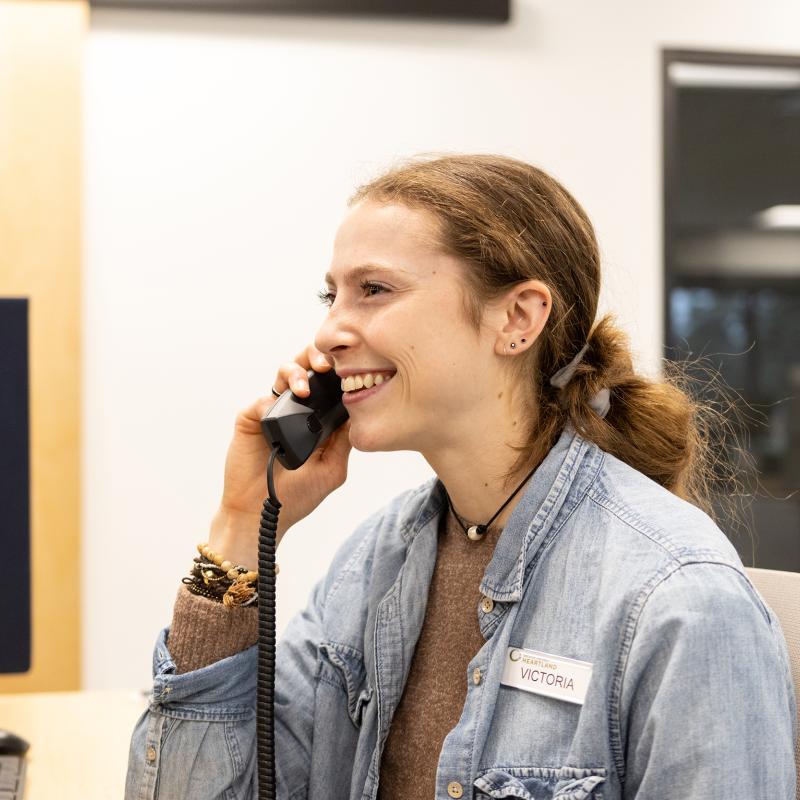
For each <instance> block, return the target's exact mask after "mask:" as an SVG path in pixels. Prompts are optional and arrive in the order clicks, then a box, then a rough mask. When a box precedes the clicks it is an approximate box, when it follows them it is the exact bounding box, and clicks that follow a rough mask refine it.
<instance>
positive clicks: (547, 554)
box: [127, 155, 795, 800]
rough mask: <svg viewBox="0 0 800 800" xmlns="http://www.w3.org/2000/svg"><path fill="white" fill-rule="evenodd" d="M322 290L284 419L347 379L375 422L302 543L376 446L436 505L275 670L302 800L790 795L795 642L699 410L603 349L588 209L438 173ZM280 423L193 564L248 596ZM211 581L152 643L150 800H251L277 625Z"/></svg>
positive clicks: (355, 411)
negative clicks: (421, 462) (262, 673)
mask: <svg viewBox="0 0 800 800" xmlns="http://www.w3.org/2000/svg"><path fill="white" fill-rule="evenodd" d="M326 280H327V284H328V285H327V290H326V292H325V293H324V294H323V296H322V299H323V300H324V302H326V303H328V304H329V305H330V310H329V312H328V315H327V318H326V320H325V322H324V323H323V325H322V327H321V328H320V329H319V331H318V332H317V335H316V339H315V342H314V345H311V346H309V347H307V348H306V349H305V350H304V351H303V352H302V353H301V354H299V355H298V356H297V357H296V358H295V360H294V361H291V362H288V363H286V364H284V365H283V366H282V367H281V368H280V369H279V370H278V374H277V378H276V381H275V384H274V387H273V394H276V393H280V392H282V391H284V390H285V389H286V388H291V389H292V391H294V392H295V393H296V394H298V395H301V396H302V395H307V394H308V386H307V384H306V382H305V377H306V369H307V368H309V367H311V368H314V369H315V370H318V371H326V370H328V369H331V368H333V369H335V370H336V373H337V374H338V375H339V376H340V377H342V379H343V388H344V389H345V395H344V402H345V403H346V404H347V408H348V411H349V414H350V418H349V421H348V422H347V423H346V424H345V425H344V426H343V427H342V428H341V429H340V430H339V431H338V432H337V433H336V434H334V435H333V436H332V437H331V439H330V440H329V442H328V443H327V444H326V446H324V447H323V448H321V449H320V450H319V452H317V453H315V454H314V455H313V456H312V457H311V459H310V460H309V461H308V462H307V463H306V464H305V465H304V466H303V467H301V468H300V469H298V470H297V471H295V472H287V471H284V470H282V469H280V468H278V472H277V473H276V479H275V483H276V491H277V495H278V497H279V499H280V501H281V503H282V504H283V508H282V510H281V514H280V525H279V530H278V534H279V537H280V536H282V535H284V534H285V532H286V531H287V530H288V529H290V528H291V527H292V525H294V523H296V522H297V521H298V520H300V519H302V518H303V517H305V516H307V515H308V514H310V513H311V512H312V511H313V510H314V508H316V507H317V505H319V503H320V502H321V501H322V500H323V498H324V497H325V496H326V495H328V494H329V493H330V492H332V491H333V490H335V489H336V488H337V487H338V486H340V485H341V484H342V483H343V482H344V480H345V478H346V473H347V460H348V456H349V452H350V448H351V447H355V448H357V449H359V450H364V451H378V450H416V451H418V452H420V453H422V455H423V456H424V457H425V458H426V460H427V461H428V463H429V464H430V465H431V467H432V468H433V470H434V472H435V476H434V477H433V478H432V479H430V480H429V481H427V482H426V483H424V484H423V485H421V486H419V487H418V488H416V489H414V490H411V491H406V492H404V493H403V494H400V495H399V496H397V497H396V498H395V499H394V500H393V501H392V502H390V503H389V504H388V505H387V506H386V507H385V508H383V509H381V510H380V511H378V512H377V513H374V514H373V515H372V516H370V517H369V518H368V519H366V520H365V521H364V522H363V523H362V524H361V525H360V527H358V528H357V529H356V531H355V532H354V533H353V534H352V535H351V536H350V538H349V539H348V540H347V541H346V542H345V544H344V545H343V546H342V547H341V548H340V550H339V551H338V553H337V555H336V556H335V558H334V560H333V562H332V564H331V567H330V569H329V571H328V573H327V575H326V576H325V578H324V579H323V580H322V581H320V582H319V583H318V584H317V586H316V587H315V589H314V591H313V593H312V595H311V598H310V601H309V605H308V607H307V608H306V610H305V611H304V612H303V613H302V614H299V615H298V616H296V617H295V618H294V619H293V620H292V621H291V622H290V624H289V625H288V626H287V629H286V631H285V633H284V635H283V637H282V639H281V641H280V642H279V644H278V652H277V671H276V687H275V693H276V703H275V736H276V748H277V749H276V765H277V766H276V768H277V776H278V796H279V797H281V798H287V799H288V800H295V798H301V797H302V798H309V800H317V798H336V799H337V800H338V799H339V798H353V800H355V799H356V798H375V797H380V798H381V800H392V799H393V798H407V797H414V798H416V797H436V798H442V799H443V800H444V799H445V798H448V797H450V798H460V797H467V798H472V797H494V798H502V797H516V798H520V797H521V798H537V800H538V798H551V797H554V798H561V799H562V800H566V799H567V798H572V799H574V800H578V799H579V798H589V797H593V798H605V800H608V799H609V798H623V797H624V798H639V799H640V800H641V799H643V798H659V800H665V798H676V800H677V798H680V800H687V799H688V798H698V799H699V798H703V800H708V798H714V797H719V798H722V797H726V798H727V797H730V796H732V795H734V794H735V795H736V796H739V797H748V798H751V797H752V798H755V797H763V798H767V797H769V798H787V799H788V798H790V797H793V796H794V781H795V771H794V762H793V755H792V744H793V738H794V725H795V722H794V720H795V705H794V695H793V688H792V683H791V677H790V673H789V666H788V659H787V654H786V648H785V642H784V640H783V637H782V634H781V631H780V628H779V625H778V622H777V620H776V618H775V617H774V615H773V614H772V612H771V611H770V609H769V608H768V607H767V606H766V604H765V603H764V602H763V600H762V599H761V597H760V596H759V595H758V593H757V592H756V591H755V589H754V588H753V587H752V585H751V584H750V582H749V581H748V579H747V576H746V574H745V572H744V570H743V567H742V564H741V561H740V560H739V558H738V556H737V554H736V552H735V550H734V548H733V547H732V546H731V545H730V543H729V542H728V540H727V539H726V537H725V536H724V534H723V533H722V532H721V531H720V530H719V528H718V527H716V525H715V524H714V523H713V522H712V521H711V519H710V518H709V517H708V516H707V515H706V514H705V513H704V512H703V511H702V510H700V508H699V507H698V506H700V507H707V502H708V498H707V497H705V496H704V495H703V493H702V487H703V486H705V485H706V477H707V476H706V474H705V470H706V467H705V466H704V465H705V464H706V463H708V461H707V455H708V453H707V451H706V448H707V443H706V441H705V439H704V438H703V437H702V436H701V435H700V427H699V426H700V422H699V420H700V418H701V412H702V409H700V408H699V407H698V406H696V405H695V404H694V403H693V402H692V401H691V400H690V399H689V398H688V397H687V396H686V395H684V394H683V393H682V392H681V391H680V390H678V389H677V388H675V387H674V386H672V385H670V384H668V383H658V382H652V381H649V380H646V379H645V378H642V377H640V376H638V375H636V374H635V372H634V371H633V369H632V366H631V358H630V355H629V352H628V350H627V347H626V345H625V343H624V339H623V337H622V336H621V334H620V333H619V332H618V331H617V330H616V329H615V328H614V327H613V325H612V323H611V321H610V320H609V319H607V318H606V319H603V320H602V321H600V322H599V323H597V324H595V314H596V310H597V300H598V293H599V288H600V268H599V255H598V248H597V243H596V241H595V237H594V233H593V230H592V226H591V224H590V222H589V220H588V219H587V217H586V215H585V213H584V211H583V210H582V209H581V207H580V206H579V205H578V204H577V202H576V201H575V200H574V199H573V198H572V197H571V196H570V195H569V193H568V192H566V191H565V189H564V188H563V187H561V186H560V185H559V184H558V183H557V182H556V181H554V180H553V179H552V178H550V177H549V176H548V175H546V174H545V173H543V172H542V171H540V170H538V169H536V168H534V167H532V166H530V165H528V164H525V163H522V162H519V161H516V160H513V159H510V158H504V157H499V156H491V155H465V156H449V157H441V158H435V159H420V160H416V161H412V162H410V163H408V164H405V165H401V166H399V167H397V168H396V169H393V170H392V171H390V172H389V173H388V174H385V175H383V176H381V177H379V178H377V179H376V180H374V181H372V182H370V183H369V184H367V185H366V186H364V187H362V188H360V189H359V190H358V192H357V193H356V194H355V196H354V197H353V198H352V200H351V204H350V210H349V212H348V214H347V215H346V217H345V219H344V221H343V223H342V225H341V227H340V229H339V231H338V233H337V236H336V241H335V245H334V253H333V261H332V265H331V269H330V272H329V274H328V275H327V276H326ZM356 376H358V377H356ZM362 387H366V388H362ZM359 392H363V394H359ZM272 402H274V398H273V397H272V395H269V396H268V397H266V398H262V399H260V400H258V401H257V402H255V403H254V404H253V405H251V406H250V407H249V408H248V409H246V410H245V411H243V412H242V413H241V414H240V415H239V417H238V418H237V423H236V428H235V433H234V436H233V441H232V443H231V445H230V449H229V451H228V457H227V463H226V468H225V486H224V491H223V497H222V501H221V504H220V507H219V511H218V513H217V514H216V516H215V518H214V520H213V523H212V526H211V533H210V537H209V544H208V548H210V551H213V552H210V551H209V549H208V548H206V549H205V551H204V553H205V555H203V556H198V561H203V560H204V559H205V562H206V565H209V564H210V565H211V567H212V568H213V567H214V565H215V564H216V565H217V566H218V567H219V569H218V570H217V571H216V572H215V573H214V574H215V576H217V575H219V576H220V577H221V578H222V579H224V575H223V573H225V574H227V573H228V571H229V570H230V569H231V566H232V565H243V567H250V566H252V565H253V564H255V563H256V556H255V553H256V540H257V529H258V518H259V513H260V509H261V504H262V501H263V498H264V496H265V495H266V487H265V479H264V474H265V467H266V462H267V456H268V452H267V447H266V446H265V444H264V441H263V438H262V436H261V432H260V427H259V419H260V417H261V416H262V415H263V414H264V413H265V411H266V410H267V409H268V408H269V406H270V404H271V403H272ZM223 559H225V560H226V561H228V562H230V563H227V564H226V563H223ZM212 571H213V570H212ZM195 572H196V573H197V572H198V570H197V569H196V570H195ZM236 574H237V573H236V571H235V570H234V571H233V572H232V573H231V576H230V578H229V579H228V580H227V584H231V585H232V583H235V581H234V580H233V578H234V577H235V576H236ZM201 577H202V576H200V577H198V575H195V578H194V579H193V581H192V580H189V579H187V581H188V582H187V585H186V586H183V587H181V590H180V592H179V595H178V599H177V602H176V606H175V611H174V616H173V622H172V625H171V626H170V628H167V629H165V630H164V631H162V633H161V635H160V637H159V640H158V643H157V645H156V652H155V656H154V689H153V696H152V702H151V706H150V709H149V710H148V711H147V712H146V713H145V714H144V715H143V716H142V718H141V720H140V721H139V723H138V725H137V727H136V729H135V731H134V734H133V740H132V743H131V752H130V768H129V774H128V784H127V797H128V798H131V800H132V798H150V797H156V796H158V797H168V798H179V797H187V798H194V799H195V800H199V799H201V798H212V797H214V798H216V797H226V798H227V797H230V798H234V797H235V798H251V797H255V793H256V787H255V782H256V780H255V765H254V761H255V725H254V716H253V715H254V712H253V705H254V693H255V690H254V686H255V648H254V647H253V646H252V645H253V643H254V642H255V639H256V632H255V627H256V623H255V617H256V613H257V612H256V609H254V608H253V606H252V605H250V606H247V605H245V603H246V602H247V601H246V600H243V599H242V598H244V597H245V596H247V590H246V589H243V594H242V595H241V597H239V598H238V599H237V600H235V601H231V602H234V605H230V604H226V603H220V602H219V601H218V600H219V598H218V597H214V595H213V592H211V593H209V592H206V594H210V595H211V596H207V597H202V596H197V594H193V593H192V592H199V593H202V592H203V591H204V587H203V582H202V581H201V579H200V578H201ZM252 577H253V575H250V576H247V575H245V576H244V578H243V582H244V583H245V584H247V583H248V579H249V578H252ZM282 579H283V580H287V579H290V576H286V575H284V576H283V578H282ZM223 582H224V581H223ZM227 584H224V585H227ZM226 593H227V589H226ZM251 599H252V598H251ZM237 604H238V605H237Z"/></svg>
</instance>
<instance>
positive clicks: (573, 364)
mask: <svg viewBox="0 0 800 800" xmlns="http://www.w3.org/2000/svg"><path fill="white" fill-rule="evenodd" d="M588 349H589V343H588V342H587V343H586V344H585V345H584V346H583V347H581V349H580V350H579V351H578V355H576V356H575V358H573V359H572V361H570V362H569V364H567V366H566V367H561V369H560V370H558V372H555V373H553V375H552V376H551V378H550V385H551V386H555V387H556V389H563V388H564V387H565V386H566V385H567V384H568V383H569V382H570V380H571V379H572V376H573V375H574V374H575V370H576V369H577V368H578V364H580V363H581V361H583V356H584V355H585V354H586V351H587V350H588ZM589 407H590V408H591V409H593V410H594V411H595V412H596V413H597V415H598V416H599V417H601V418H602V417H605V415H606V414H608V410H609V409H610V408H611V391H610V390H609V389H601V390H600V391H599V392H598V393H597V394H596V395H595V396H594V397H593V398H592V399H591V400H590V401H589Z"/></svg>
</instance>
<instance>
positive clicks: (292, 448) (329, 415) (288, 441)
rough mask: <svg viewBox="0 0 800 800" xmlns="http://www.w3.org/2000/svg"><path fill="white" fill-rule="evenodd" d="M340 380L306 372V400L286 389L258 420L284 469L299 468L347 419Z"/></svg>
mask: <svg viewBox="0 0 800 800" xmlns="http://www.w3.org/2000/svg"><path fill="white" fill-rule="evenodd" d="M341 382H342V379H341V378H340V377H339V376H338V375H337V374H336V373H335V372H334V371H333V370H329V371H328V372H314V370H311V369H310V370H308V388H309V389H310V391H311V393H310V394H309V396H308V397H298V396H297V395H296V394H294V392H291V391H289V390H288V389H287V390H286V391H285V392H284V393H283V394H282V395H281V396H280V397H279V398H278V400H277V401H276V402H275V403H274V404H273V406H272V408H270V410H269V411H268V412H267V414H266V415H265V416H264V417H263V418H262V420H261V431H262V433H263V434H264V438H265V439H266V440H267V443H268V444H269V446H270V447H271V448H272V449H277V451H278V454H277V458H278V461H280V462H281V464H282V465H283V466H284V467H286V469H297V468H298V467H301V466H302V465H303V464H304V463H305V462H306V461H307V459H308V457H309V456H310V455H311V453H313V452H314V450H315V448H317V447H319V445H321V444H322V443H323V442H324V441H325V440H326V439H327V438H328V437H329V436H330V435H331V434H332V433H333V432H334V431H335V430H336V429H337V428H338V427H339V426H340V425H342V424H343V423H344V422H345V420H346V419H347V418H348V416H349V415H348V413H347V409H346V408H345V407H344V403H343V402H342V387H341Z"/></svg>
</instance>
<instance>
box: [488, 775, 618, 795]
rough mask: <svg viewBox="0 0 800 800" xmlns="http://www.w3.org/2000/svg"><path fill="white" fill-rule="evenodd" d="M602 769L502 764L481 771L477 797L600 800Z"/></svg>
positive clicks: (603, 779)
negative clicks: (508, 765)
mask: <svg viewBox="0 0 800 800" xmlns="http://www.w3.org/2000/svg"><path fill="white" fill-rule="evenodd" d="M605 779H606V771H605V770H604V769H579V768H577V767H561V768H555V767H504V768H497V769H489V770H486V771H484V772H482V773H481V774H480V775H479V776H478V777H477V778H476V780H475V788H476V789H478V793H477V795H476V797H478V798H481V797H483V798H485V797H521V798H523V800H589V798H591V800H602V798H603V795H602V790H601V789H600V788H598V787H600V786H601V784H602V783H603V782H604V781H605Z"/></svg>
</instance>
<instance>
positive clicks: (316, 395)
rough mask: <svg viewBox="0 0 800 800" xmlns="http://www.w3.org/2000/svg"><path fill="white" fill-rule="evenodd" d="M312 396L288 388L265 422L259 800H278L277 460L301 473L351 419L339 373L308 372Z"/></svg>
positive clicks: (260, 550) (260, 544)
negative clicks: (266, 459) (267, 453)
mask: <svg viewBox="0 0 800 800" xmlns="http://www.w3.org/2000/svg"><path fill="white" fill-rule="evenodd" d="M308 388H309V390H310V391H309V395H308V397H298V396H297V395H296V394H294V392H292V391H291V390H289V389H287V390H286V391H285V392H284V393H283V394H282V395H281V396H280V397H279V398H278V399H277V400H276V401H275V403H273V405H272V407H271V408H270V410H269V411H268V412H267V413H266V414H265V415H264V416H263V417H262V419H261V432H262V433H263V434H264V438H265V439H266V440H267V444H269V446H270V449H271V453H270V457H269V465H268V466H267V488H268V490H269V496H268V497H267V499H266V500H265V501H264V508H263V509H262V511H261V527H260V528H259V530H258V668H257V680H256V772H257V776H258V800H275V797H276V794H275V724H274V719H273V707H274V703H275V644H276V638H275V547H276V545H275V537H276V533H277V530H278V514H279V512H280V507H281V504H280V502H279V501H278V498H277V496H276V494H275V485H274V484H273V482H272V470H273V466H274V464H275V459H276V458H277V459H278V461H280V462H281V464H282V465H283V466H284V467H286V469H297V468H298V467H301V466H302V465H303V464H305V462H306V461H307V460H308V457H309V456H310V455H311V454H312V453H313V452H314V449H315V448H317V447H319V445H321V444H322V443H323V442H324V441H325V440H326V439H327V438H328V437H329V436H330V435H331V434H332V433H333V432H334V431H335V430H336V429H337V428H338V427H339V426H340V425H342V424H343V423H344V422H345V420H346V419H347V418H348V416H349V414H348V413H347V409H346V408H345V407H344V403H343V402H342V394H343V392H342V380H341V378H339V377H338V376H337V375H336V373H335V372H334V371H333V370H329V371H328V372H314V370H308Z"/></svg>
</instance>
